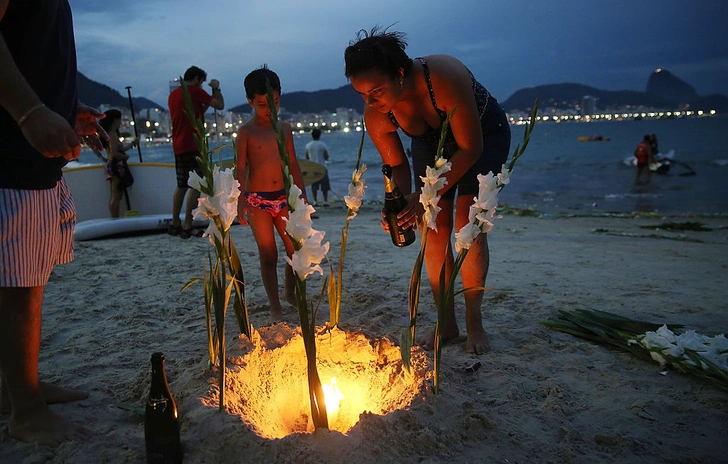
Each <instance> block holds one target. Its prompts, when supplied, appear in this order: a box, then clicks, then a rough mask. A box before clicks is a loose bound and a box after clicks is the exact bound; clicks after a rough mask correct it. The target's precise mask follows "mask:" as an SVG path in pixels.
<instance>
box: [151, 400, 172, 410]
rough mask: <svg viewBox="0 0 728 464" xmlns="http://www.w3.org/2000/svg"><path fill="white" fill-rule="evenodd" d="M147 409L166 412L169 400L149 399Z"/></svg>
mask: <svg viewBox="0 0 728 464" xmlns="http://www.w3.org/2000/svg"><path fill="white" fill-rule="evenodd" d="M147 404H148V405H149V407H151V408H153V409H155V410H157V411H162V412H164V411H166V410H167V405H168V404H169V400H167V398H149V401H148V403H147Z"/></svg>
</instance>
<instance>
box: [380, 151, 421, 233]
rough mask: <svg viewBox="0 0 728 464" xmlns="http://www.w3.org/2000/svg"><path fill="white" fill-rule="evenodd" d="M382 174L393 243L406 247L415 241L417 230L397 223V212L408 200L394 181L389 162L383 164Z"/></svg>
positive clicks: (385, 214) (385, 209) (385, 210)
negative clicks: (404, 227) (405, 227)
mask: <svg viewBox="0 0 728 464" xmlns="http://www.w3.org/2000/svg"><path fill="white" fill-rule="evenodd" d="M382 174H384V217H385V219H386V221H387V223H388V224H389V235H390V237H391V238H392V243H394V244H395V245H397V246H398V247H406V246H407V245H411V244H412V243H414V241H415V231H414V229H411V228H407V229H403V228H402V227H400V226H399V225H398V224H397V214H399V212H400V211H402V209H404V207H405V206H407V200H406V199H405V198H404V197H403V196H402V192H400V191H399V187H397V184H396V183H395V182H394V177H393V176H392V167H391V166H390V165H388V164H385V165H383V166H382Z"/></svg>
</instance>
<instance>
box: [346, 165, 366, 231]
mask: <svg viewBox="0 0 728 464" xmlns="http://www.w3.org/2000/svg"><path fill="white" fill-rule="evenodd" d="M366 170H367V165H366V164H364V165H362V167H361V169H354V172H353V173H352V175H351V183H350V184H349V189H348V192H347V193H348V195H346V196H345V197H344V202H345V203H346V207H347V208H348V209H349V210H350V216H349V218H351V219H353V218H354V216H356V213H357V211H359V208H361V204H362V198H364V195H365V192H364V189H365V188H366V187H365V186H364V179H362V176H363V175H364V172H365V171H366Z"/></svg>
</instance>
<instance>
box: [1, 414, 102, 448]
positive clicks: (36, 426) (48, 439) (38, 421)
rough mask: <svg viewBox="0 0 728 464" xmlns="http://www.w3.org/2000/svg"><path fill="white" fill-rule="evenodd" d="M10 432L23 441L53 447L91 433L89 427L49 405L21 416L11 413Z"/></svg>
mask: <svg viewBox="0 0 728 464" xmlns="http://www.w3.org/2000/svg"><path fill="white" fill-rule="evenodd" d="M8 434H9V435H10V436H11V437H13V438H15V439H18V440H21V441H25V442H29V443H37V444H39V445H44V446H51V447H55V446H58V445H60V444H61V443H63V442H64V441H67V440H74V441H81V440H85V439H87V438H88V437H89V436H90V435H91V434H90V432H89V431H88V430H87V429H85V428H83V427H82V426H80V425H78V424H74V423H73V422H70V421H67V420H65V419H63V418H62V417H61V416H59V415H57V414H55V413H54V412H53V411H51V410H50V408H48V407H47V406H45V407H43V408H41V409H39V410H36V411H33V412H30V413H28V414H25V415H23V416H20V417H17V416H16V415H15V414H13V415H11V416H10V422H9V423H8Z"/></svg>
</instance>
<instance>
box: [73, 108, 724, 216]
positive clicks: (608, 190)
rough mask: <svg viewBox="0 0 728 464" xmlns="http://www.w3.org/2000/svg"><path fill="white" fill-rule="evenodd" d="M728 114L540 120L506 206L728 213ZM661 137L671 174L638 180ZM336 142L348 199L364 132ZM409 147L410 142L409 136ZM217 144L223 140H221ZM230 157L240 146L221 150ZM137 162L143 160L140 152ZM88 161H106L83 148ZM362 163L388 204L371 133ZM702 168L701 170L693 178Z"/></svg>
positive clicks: (164, 149)
mask: <svg viewBox="0 0 728 464" xmlns="http://www.w3.org/2000/svg"><path fill="white" fill-rule="evenodd" d="M726 123H728V117H724V116H714V117H706V118H685V119H667V120H641V121H632V120H629V121H604V122H590V123H575V122H567V123H553V122H545V123H543V122H542V123H537V124H536V127H535V128H534V131H533V134H532V136H531V142H530V144H529V146H528V149H527V151H526V153H525V154H524V155H523V157H522V158H521V159H520V160H519V161H518V164H517V165H516V167H515V169H514V173H513V176H512V178H511V183H510V184H509V185H508V186H507V187H506V188H505V189H504V190H503V192H502V193H501V195H500V203H501V204H505V205H508V206H510V207H513V208H522V209H525V208H532V209H534V210H536V211H538V212H540V213H543V214H549V215H582V214H601V213H605V212H624V213H627V212H655V213H659V214H666V215H690V214H725V213H728V131H727V130H725V125H726ZM511 130H512V137H513V141H512V146H511V153H512V152H513V149H514V148H515V146H516V144H517V143H520V142H521V140H522V137H523V131H524V126H512V127H511ZM653 133H654V134H657V137H658V142H659V148H660V153H662V154H669V156H671V157H672V160H673V162H672V165H671V167H670V170H669V171H668V172H667V174H665V175H657V174H653V176H652V181H651V182H650V183H649V184H647V185H640V186H635V185H634V175H635V168H634V167H632V166H628V165H627V164H626V163H625V160H629V159H631V157H632V153H633V151H634V149H635V147H636V146H637V144H638V143H639V142H640V141H641V140H642V137H643V136H644V135H645V134H653ZM594 134H601V135H603V136H605V137H609V140H604V141H598V142H580V141H579V140H578V138H579V137H580V136H590V135H594ZM310 140H311V136H310V134H300V135H295V136H294V142H295V147H296V154H297V156H298V157H299V158H302V157H304V153H305V146H306V143H308V142H309V141H310ZM321 140H323V141H324V142H326V144H327V145H328V147H329V155H330V161H329V165H328V167H329V178H330V180H331V187H332V191H331V192H330V194H329V199H330V200H334V201H337V200H341V199H342V198H343V196H344V195H346V192H347V186H348V184H349V182H350V181H351V174H352V171H353V170H354V163H355V161H356V156H357V152H358V149H359V143H360V140H361V134H360V133H357V132H351V133H343V132H334V133H328V134H327V133H324V134H323V135H322V137H321ZM402 140H403V143H404V144H405V146H409V139H408V138H407V137H405V136H403V135H402ZM212 142H215V139H214V138H213V140H212ZM141 149H142V157H143V160H144V162H167V163H173V162H174V155H173V153H172V147H171V145H169V144H163V145H151V144H146V145H144V144H143V145H142V147H141ZM221 153H222V156H223V157H225V158H231V157H232V149H231V148H225V149H223V150H221ZM130 154H131V159H130V161H138V159H137V158H138V156H137V153H136V150H133V151H132V152H131V153H130ZM79 161H80V162H81V163H98V162H99V160H98V158H96V156H95V155H93V153H91V152H89V151H83V152H82V154H81V158H80V160H79ZM362 162H363V163H364V164H366V165H367V172H366V174H365V175H364V178H365V179H366V185H367V195H366V197H365V201H381V200H382V199H383V196H384V186H383V181H382V174H381V163H382V162H381V159H380V157H379V154H378V153H377V151H376V150H375V149H374V146H373V144H372V142H371V140H370V139H369V136H368V135H366V136H365V139H364V148H363V150H362ZM691 172H694V175H687V174H689V173H691Z"/></svg>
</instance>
